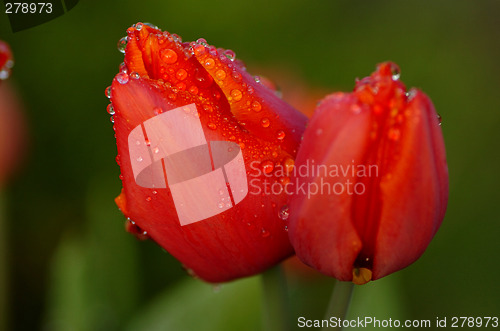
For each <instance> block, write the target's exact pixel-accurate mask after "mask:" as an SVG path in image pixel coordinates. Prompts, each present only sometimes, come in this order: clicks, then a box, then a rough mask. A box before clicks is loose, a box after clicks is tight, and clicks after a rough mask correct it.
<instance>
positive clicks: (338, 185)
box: [289, 93, 371, 281]
mask: <svg viewBox="0 0 500 331" xmlns="http://www.w3.org/2000/svg"><path fill="white" fill-rule="evenodd" d="M346 109H347V111H346ZM349 109H352V111H350V110H349ZM354 112H355V113H357V114H356V115H353V114H354ZM370 119H371V115H370V113H369V112H368V110H367V108H366V107H364V106H363V105H361V104H359V103H358V102H357V99H356V97H354V96H352V95H348V94H342V93H336V94H333V95H330V96H328V97H326V98H325V99H324V100H323V101H322V102H321V104H320V105H319V106H318V108H317V109H316V112H315V115H314V116H313V118H312V119H311V121H310V123H309V125H308V128H307V130H306V133H305V135H304V142H303V144H302V145H301V147H300V150H299V153H298V155H297V160H296V163H295V171H294V172H295V174H296V178H295V180H296V183H297V190H296V193H297V194H295V195H294V196H293V197H292V200H291V202H290V208H291V210H290V218H291V221H290V230H289V237H290V240H291V242H292V245H293V246H294V248H295V251H296V254H297V256H298V257H299V258H300V259H301V260H302V261H303V262H304V263H306V264H308V265H311V266H313V267H315V268H316V269H317V270H319V271H320V272H322V273H324V274H327V275H330V276H333V277H335V278H337V279H339V280H343V281H350V280H352V269H353V264H354V261H355V260H356V258H357V256H358V254H359V252H360V251H361V248H362V243H361V240H360V237H359V236H358V234H357V231H356V228H355V227H354V224H353V223H352V221H351V210H352V208H353V205H352V196H351V195H350V194H348V191H347V185H348V183H347V181H349V182H350V183H353V182H355V178H353V177H352V176H351V173H348V174H347V176H346V177H343V176H335V175H331V173H330V172H331V171H335V168H336V169H338V167H344V168H348V167H350V166H352V164H353V162H352V161H353V160H360V159H362V158H363V157H364V155H363V151H364V149H365V146H366V143H367V135H368V132H369V125H370ZM345 146H350V148H345ZM324 165H327V166H328V168H327V172H326V173H325V172H323V170H321V169H325V168H324V167H323V166H324ZM330 166H333V167H330ZM334 167H335V168H334ZM319 172H321V173H322V174H324V175H322V176H317V173H319ZM292 183H295V181H292ZM301 185H305V187H306V188H307V192H306V193H305V194H304V193H302V192H301V191H300V189H299V187H300V186H301ZM341 190H343V192H341ZM334 191H335V192H337V193H334Z"/></svg>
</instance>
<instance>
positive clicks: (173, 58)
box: [160, 48, 177, 64]
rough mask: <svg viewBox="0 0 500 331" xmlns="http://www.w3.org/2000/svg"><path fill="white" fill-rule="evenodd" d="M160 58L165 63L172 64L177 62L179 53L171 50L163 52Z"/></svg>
mask: <svg viewBox="0 0 500 331" xmlns="http://www.w3.org/2000/svg"><path fill="white" fill-rule="evenodd" d="M160 56H161V59H162V60H163V61H164V62H165V63H168V64H172V63H175V62H177V53H176V52H175V51H174V50H172V49H170V48H167V49H164V50H162V51H161V52H160Z"/></svg>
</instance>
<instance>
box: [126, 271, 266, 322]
mask: <svg viewBox="0 0 500 331" xmlns="http://www.w3.org/2000/svg"><path fill="white" fill-rule="evenodd" d="M260 303H261V291H260V279H259V278H258V277H252V278H246V279H242V280H239V281H235V282H233V283H229V284H224V285H221V286H220V288H219V287H216V288H214V287H213V286H212V285H209V284H206V283H203V282H201V281H199V280H194V279H186V280H185V281H182V282H181V283H179V284H177V286H175V287H173V288H170V289H168V290H167V291H165V292H164V293H161V294H160V295H159V297H158V298H157V299H156V300H155V301H154V302H152V303H151V305H149V306H148V307H146V308H145V309H144V310H143V311H142V312H138V313H137V315H136V318H134V319H133V320H132V322H131V323H130V324H129V325H128V329H127V330H130V331H141V330H144V331H155V330H158V331H165V330H176V331H188V330H189V331H191V330H203V331H212V330H213V331H223V330H239V331H245V330H248V331H255V330H259V328H260V325H261V320H260Z"/></svg>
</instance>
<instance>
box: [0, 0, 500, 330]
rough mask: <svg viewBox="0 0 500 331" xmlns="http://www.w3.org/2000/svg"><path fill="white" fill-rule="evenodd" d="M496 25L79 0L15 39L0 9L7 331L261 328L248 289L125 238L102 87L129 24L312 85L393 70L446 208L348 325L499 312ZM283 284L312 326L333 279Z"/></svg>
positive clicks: (279, 4)
mask: <svg viewBox="0 0 500 331" xmlns="http://www.w3.org/2000/svg"><path fill="white" fill-rule="evenodd" d="M498 17H500V2H499V1H494V0H491V1H486V0H485V1H465V0H449V1H444V0H437V1H400V0H394V1H360V0H357V1H327V0H323V1H294V0H287V1H284V0H253V1H236V0H231V1H226V0H224V1H142V2H139V1H116V0H115V1H102V2H98V1H89V0H87V1H85V0H82V1H80V2H79V4H78V5H77V6H76V7H75V8H73V9H72V10H71V11H70V12H68V13H66V14H65V15H63V16H61V17H59V18H57V19H55V20H53V21H51V22H48V23H46V24H43V25H40V26H37V27H34V28H31V29H28V30H25V31H21V32H18V33H15V34H14V33H12V32H11V30H10V27H9V25H8V19H7V17H6V15H5V14H3V12H2V13H0V39H3V40H6V41H7V42H9V43H10V45H11V47H12V50H13V52H14V55H15V62H16V64H15V67H14V69H13V74H12V77H11V79H10V83H11V84H12V85H14V86H15V87H16V89H17V91H18V93H19V95H20V97H21V98H22V101H23V103H24V105H25V115H26V120H27V122H28V126H29V139H30V143H29V146H28V148H27V150H26V159H25V162H24V164H23V167H22V168H21V169H20V170H19V171H18V173H17V176H16V177H15V178H13V179H12V180H11V181H10V183H9V185H8V186H7V187H6V188H5V192H4V193H5V194H4V198H5V200H6V201H5V203H6V204H7V207H6V209H7V211H6V214H7V218H6V220H5V222H7V227H8V230H7V231H8V232H7V236H8V258H9V268H8V270H5V269H4V270H0V272H2V273H6V274H8V275H9V278H10V285H9V288H10V293H9V300H10V301H9V305H8V309H9V314H8V319H9V323H10V326H11V328H12V329H14V330H35V329H43V330H121V329H124V328H126V327H129V328H130V329H134V330H137V329H148V330H151V329H154V327H158V329H160V330H161V329H163V330H165V329H168V328H167V327H166V325H170V327H171V329H172V330H182V329H186V330H189V329H195V328H196V329H198V330H223V329H225V330H234V329H240V330H245V329H248V330H255V328H258V327H259V326H260V300H261V297H260V293H259V290H258V289H259V280H258V279H255V278H253V279H249V280H245V281H239V282H235V283H233V284H231V285H223V286H222V288H221V289H220V290H216V291H213V290H212V289H211V288H210V286H208V285H204V284H202V283H201V282H198V281H195V280H191V279H190V278H189V277H188V276H186V275H185V274H184V272H183V271H182V269H181V268H180V265H179V263H178V262H177V261H175V260H174V259H173V258H172V257H170V255H169V254H167V253H165V252H163V250H162V249H160V248H159V247H157V246H156V245H155V244H153V243H150V242H136V241H135V240H134V238H133V237H132V236H130V235H128V234H126V233H125V231H124V229H123V221H124V219H123V217H122V216H121V214H120V213H119V211H118V210H117V208H116V207H115V205H114V202H113V198H114V197H115V196H116V195H117V194H118V193H119V191H120V181H119V179H118V175H119V169H118V166H117V165H116V163H115V161H114V157H115V155H116V147H115V141H114V138H113V130H112V125H111V123H110V122H109V115H108V114H107V113H106V105H107V103H108V100H107V99H106V98H105V96H104V89H105V88H106V86H108V85H109V84H110V82H111V80H112V78H113V76H114V75H115V74H116V73H117V71H118V65H119V63H120V62H121V61H122V58H123V56H122V54H120V53H119V52H118V51H117V50H116V43H117V41H118V39H120V37H122V36H124V35H125V30H126V28H127V27H129V26H130V25H132V24H133V23H135V22H137V21H142V22H152V23H154V24H156V25H158V26H159V27H160V28H162V29H165V30H168V31H170V32H174V33H177V34H179V35H181V36H182V37H183V39H184V40H188V41H189V40H196V39H197V38H199V37H204V38H206V39H207V40H208V42H209V43H211V44H214V45H216V46H218V47H224V48H231V49H233V50H234V51H235V52H236V54H237V57H239V58H241V59H244V60H245V61H246V63H247V65H248V70H249V71H250V72H252V73H254V74H258V72H257V71H256V70H252V68H256V69H257V68H262V67H267V68H269V67H279V68H281V70H287V71H291V72H294V74H295V75H296V76H298V77H302V79H303V80H304V81H305V84H307V85H310V86H312V87H321V88H323V89H326V90H328V91H334V90H345V91H348V90H351V89H352V87H353V84H354V79H355V78H356V77H363V76H366V75H369V74H370V73H371V72H372V71H373V70H374V68H375V65H376V64H377V63H379V62H382V61H386V60H392V61H395V62H396V63H398V64H399V65H400V67H401V71H402V74H401V79H402V80H403V81H404V82H405V83H406V84H407V86H416V87H419V88H421V89H423V90H424V91H425V92H426V93H427V94H428V95H429V96H430V97H431V98H432V100H433V102H434V104H435V106H436V109H437V111H438V112H439V113H440V114H441V115H442V117H443V126H442V128H443V132H444V137H445V141H446V147H447V154H448V164H449V169H450V200H449V205H448V212H447V215H446V218H445V220H444V223H443V225H442V227H441V229H440V231H439V232H438V234H437V235H436V237H435V239H434V240H433V242H432V243H431V244H430V246H429V248H428V250H427V251H426V253H425V254H424V255H423V257H422V258H421V259H420V260H419V261H417V262H416V263H415V264H413V265H412V266H410V267H408V268H407V269H405V270H403V271H401V272H399V273H396V274H394V275H392V276H389V277H386V278H385V279H382V280H380V281H376V282H374V283H371V284H369V285H367V286H363V287H359V288H356V291H355V295H354V299H353V308H352V310H351V317H357V316H379V317H380V318H383V317H385V318H389V317H392V318H393V319H395V318H399V319H405V318H418V319H431V320H432V321H434V320H435V318H436V317H445V316H448V317H451V316H492V315H495V314H496V316H499V315H500V299H499V296H500V286H499V285H498V278H499V275H500V263H499V262H500V257H499V252H500V249H499V248H500V244H499V242H500V239H499V235H500V231H499V229H500V225H499V222H500V216H499V212H498V208H499V184H500V178H499V177H500V176H499V170H500V169H499V161H500V157H499V156H500V154H499V145H498V143H499V140H500V130H499V129H498V126H499V124H500V101H499V92H498V91H499V87H500V84H499V77H500V65H499V64H498V62H499V59H500V45H499V40H500V20H499V18H498ZM277 80H278V81H277V83H278V85H279V84H280V82H279V77H277ZM285 97H286V95H285ZM290 283H291V284H290V285H291V295H292V301H293V307H292V308H293V311H294V318H297V317H298V316H305V317H306V318H320V317H322V314H323V309H324V305H325V301H326V300H328V292H329V291H330V288H331V285H332V284H333V282H332V281H331V280H329V279H324V278H315V279H313V280H312V281H311V280H309V281H306V280H301V281H298V280H297V277H292V278H291V279H290ZM4 322H5V321H4Z"/></svg>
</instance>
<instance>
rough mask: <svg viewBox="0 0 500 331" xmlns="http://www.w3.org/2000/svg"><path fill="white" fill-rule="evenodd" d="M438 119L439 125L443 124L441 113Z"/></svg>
mask: <svg viewBox="0 0 500 331" xmlns="http://www.w3.org/2000/svg"><path fill="white" fill-rule="evenodd" d="M437 120H438V124H439V126H441V123H442V122H443V118H442V117H441V115H439V114H437Z"/></svg>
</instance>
